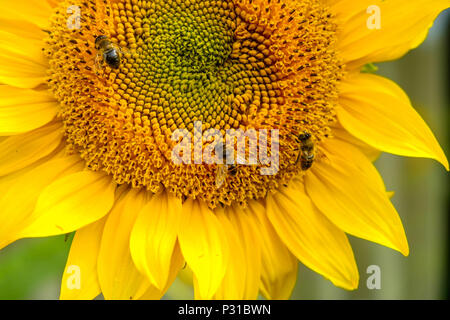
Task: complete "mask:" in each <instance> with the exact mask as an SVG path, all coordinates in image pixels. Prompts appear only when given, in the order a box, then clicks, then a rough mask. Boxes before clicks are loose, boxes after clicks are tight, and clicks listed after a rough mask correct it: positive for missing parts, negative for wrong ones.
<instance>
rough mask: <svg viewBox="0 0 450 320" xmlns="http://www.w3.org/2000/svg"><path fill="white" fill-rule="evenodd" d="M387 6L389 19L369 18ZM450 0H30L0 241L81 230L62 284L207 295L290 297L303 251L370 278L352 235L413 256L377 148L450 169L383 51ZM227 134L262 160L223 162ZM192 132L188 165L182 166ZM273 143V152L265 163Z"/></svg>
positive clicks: (0, 170) (2, 42)
mask: <svg viewBox="0 0 450 320" xmlns="http://www.w3.org/2000/svg"><path fill="white" fill-rule="evenodd" d="M30 3H31V4H32V5H30ZM373 6H376V7H377V8H378V9H379V10H381V12H383V15H382V19H383V20H382V22H381V24H380V23H378V24H376V25H377V26H382V27H381V28H369V27H368V23H367V19H368V18H370V17H369V16H368V8H369V7H370V8H373ZM405 7H409V8H410V10H409V11H407V12H404V10H405ZM447 7H448V1H446V0H445V1H444V0H442V1H441V0H436V1H433V4H430V3H429V2H428V1H425V0H415V1H406V0H405V1H404V0H397V1H382V0H370V1H369V0H367V1H366V0H361V1H357V2H356V1H353V0H301V1H299V0H211V1H205V0H151V1H144V0H114V1H106V0H70V1H68V0H67V1H66V0H45V1H41V0H40V1H37V0H27V1H25V0H16V1H14V3H11V6H8V7H7V8H6V6H5V9H4V10H3V11H2V12H0V25H1V26H2V30H1V31H0V49H2V50H0V93H1V99H0V134H1V135H2V136H5V137H6V138H4V139H2V140H0V186H2V188H4V190H5V192H4V193H3V194H2V196H0V208H2V210H1V211H0V248H2V247H4V246H6V245H8V244H10V243H12V242H14V241H15V240H18V239H21V238H28V237H44V236H51V235H57V234H65V233H70V232H73V231H76V234H75V236H74V239H73V242H72V245H71V251H70V254H69V257H68V261H67V266H66V269H65V271H64V276H63V280H62V285H61V298H62V299H67V298H72V299H73V298H78V299H86V298H88V299H92V298H95V297H96V296H98V295H99V294H100V293H102V294H103V296H104V297H105V298H107V299H159V298H161V297H162V296H163V295H164V294H165V292H166V291H167V289H168V288H169V287H170V285H171V284H172V283H173V281H174V279H175V278H176V276H177V275H178V273H179V272H180V270H183V269H186V270H191V271H192V276H193V277H192V281H193V286H194V289H195V297H196V298H201V299H210V298H216V299H255V298H257V297H258V294H259V293H262V294H263V295H264V296H265V297H266V298H271V299H286V298H289V296H290V293H291V291H292V289H293V287H294V285H295V282H296V276H297V264H298V261H301V262H302V263H303V264H305V265H306V266H307V267H309V268H311V269H312V270H314V271H316V272H318V273H320V274H321V275H323V276H324V277H325V278H327V279H329V280H330V281H331V282H332V283H333V284H335V285H336V286H338V287H342V288H345V289H349V290H353V289H355V288H357V286H358V281H359V274H358V269H357V266H356V262H355V259H354V256H353V251H352V248H351V246H350V243H349V241H348V238H347V234H350V235H353V236H357V237H360V238H363V239H366V240H369V241H373V242H376V243H379V244H382V245H384V246H387V247H390V248H392V249H395V250H397V251H399V252H401V253H402V254H404V255H408V254H409V246H408V242H407V239H406V235H405V232H404V229H403V226H402V222H401V220H400V217H399V215H398V214H397V212H396V210H395V208H394V206H393V205H392V204H391V202H390V199H389V194H388V192H387V191H386V188H385V185H384V182H383V180H382V178H381V176H380V175H379V173H378V171H377V170H376V169H375V167H374V166H373V164H372V161H373V160H374V159H375V158H376V156H377V155H378V154H379V153H380V152H381V151H384V152H389V153H393V154H398V155H403V156H411V157H425V158H432V159H436V160H438V161H439V162H441V163H442V164H443V165H444V166H445V167H446V169H447V170H448V161H447V158H446V157H445V154H444V153H443V151H442V149H441V147H440V146H439V144H438V142H437V141H436V139H435V137H434V135H433V133H432V132H431V130H430V129H429V128H428V127H427V125H426V124H425V123H424V121H423V120H422V119H421V117H420V116H419V115H418V114H417V112H415V111H414V109H413V108H412V106H411V103H410V101H409V99H408V97H407V96H406V94H405V93H404V92H403V91H402V90H401V89H400V88H399V87H398V86H397V85H396V84H395V83H393V82H392V81H390V80H388V79H385V78H382V77H380V76H378V75H375V74H373V73H374V71H376V70H375V68H373V66H372V65H371V63H373V62H381V61H386V60H392V59H396V58H399V57H401V56H402V55H403V54H405V53H406V52H408V51H409V50H411V49H413V48H415V47H417V46H418V45H419V44H420V43H421V42H422V41H423V40H424V38H425V36H426V33H427V30H428V28H429V27H430V25H431V23H432V22H433V20H434V19H435V18H436V16H437V15H438V14H439V13H440V12H441V11H442V10H444V9H446V8H447ZM378 18H379V17H378ZM399 19H401V21H400V22H399ZM72 20H74V21H75V22H77V24H78V26H75V27H72V26H70V23H69V22H70V21H72ZM72 22H73V21H72ZM77 24H76V25H77ZM19 26H20V27H19ZM180 130H181V132H182V133H183V135H181V136H179V135H176V133H177V132H180ZM230 132H232V133H233V134H234V136H233V140H232V141H233V143H232V150H233V151H236V153H238V143H236V145H235V143H234V142H235V140H234V139H236V141H239V140H240V139H241V141H244V146H251V145H253V144H254V145H256V146H257V148H256V149H252V148H244V149H245V153H244V158H245V159H244V160H245V161H244V162H245V163H244V162H242V163H241V162H239V161H237V164H233V165H232V166H231V165H230V166H225V167H224V165H223V164H220V163H216V162H208V161H206V160H205V158H204V156H205V154H212V155H214V156H215V157H219V158H220V157H221V156H223V157H228V151H229V150H228V141H226V140H227V139H225V137H227V135H228V134H229V133H230ZM253 132H254V133H255V136H252V135H250V134H249V133H253ZM206 133H208V134H206ZM217 135H218V136H219V138H218V139H216V138H214V137H215V136H217ZM174 136H176V137H175V138H174ZM186 137H189V139H188V140H189V141H191V142H192V145H189V147H188V149H182V150H181V153H178V154H177V155H178V156H180V157H181V158H183V160H186V159H187V160H188V161H184V162H182V163H180V162H177V161H174V150H178V149H177V148H178V146H179V143H180V138H181V140H183V141H184V139H185V138H186ZM198 141H200V147H197V144H196V142H198ZM263 142H264V143H263ZM220 143H222V144H223V145H226V146H227V148H226V149H227V150H226V151H223V150H220V149H217V145H218V144H220ZM198 148H199V149H198ZM255 150H256V151H255ZM261 150H263V152H262V151H261ZM178 151H180V150H178ZM198 153H200V158H198ZM232 153H233V154H234V152H232ZM238 154H239V153H238ZM261 154H265V156H268V157H269V158H271V157H275V156H276V161H274V162H270V163H268V162H264V161H256V162H251V161H250V159H259V160H260V159H261ZM202 156H203V158H202ZM227 160H228V159H227ZM234 160H238V159H234ZM247 160H248V161H247ZM264 170H265V171H264ZM221 172H222V173H224V172H225V179H223V180H222V181H221V183H220V184H218V177H219V176H220V175H219V173H221ZM262 172H264V174H263V173H262ZM2 190H3V189H2ZM183 266H185V267H183ZM77 270H78V271H77ZM77 272H81V274H82V277H81V279H82V280H80V279H78V280H76V279H77V278H76V277H75V276H76V273H77ZM74 277H75V278H74ZM74 279H75V280H74ZM77 281H81V282H80V283H79V284H80V285H77Z"/></svg>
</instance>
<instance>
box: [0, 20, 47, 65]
mask: <svg viewBox="0 0 450 320" xmlns="http://www.w3.org/2000/svg"><path fill="white" fill-rule="evenodd" d="M0 23H2V20H0ZM40 34H41V36H42V38H41V39H33V38H30V37H21V36H18V35H17V32H8V31H6V30H3V29H2V30H0V59H1V61H2V60H3V59H5V58H9V57H11V56H16V57H17V58H20V59H23V60H27V61H29V62H33V63H35V64H37V65H41V66H43V67H44V68H48V60H47V58H46V57H45V55H44V53H43V51H42V48H43V47H44V45H45V43H44V40H43V37H44V34H45V33H43V32H40ZM1 64H2V62H0V65H1Z"/></svg>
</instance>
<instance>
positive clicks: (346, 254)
mask: <svg viewBox="0 0 450 320" xmlns="http://www.w3.org/2000/svg"><path fill="white" fill-rule="evenodd" d="M267 215H268V217H269V220H270V222H272V225H273V226H274V228H275V230H276V231H277V233H278V235H279V236H280V238H281V239H282V240H283V242H284V243H285V244H286V246H287V247H288V248H289V250H290V251H291V252H292V253H293V254H294V255H295V256H296V257H297V258H298V259H299V260H300V261H301V262H302V263H303V264H304V265H306V266H307V267H309V268H311V269H312V270H314V271H315V272H317V273H320V274H321V275H323V276H324V277H325V278H327V279H329V280H330V281H331V282H333V284H334V285H336V286H338V287H342V288H344V289H348V290H353V289H356V288H357V287H358V281H359V274H358V268H357V267H356V262H355V258H354V256H353V251H352V248H351V246H350V244H349V242H348V239H347V236H346V235H345V233H344V232H343V231H342V230H340V229H338V228H337V227H336V226H335V225H334V224H332V223H331V222H330V221H329V220H328V219H327V218H326V217H325V216H324V215H323V214H322V213H320V212H319V211H318V210H317V208H315V207H314V205H313V204H312V202H311V200H310V199H309V197H308V196H307V195H306V194H305V193H304V187H303V182H300V181H299V180H293V181H291V182H290V184H289V187H281V188H280V189H278V192H277V193H276V194H274V195H269V196H268V198H267Z"/></svg>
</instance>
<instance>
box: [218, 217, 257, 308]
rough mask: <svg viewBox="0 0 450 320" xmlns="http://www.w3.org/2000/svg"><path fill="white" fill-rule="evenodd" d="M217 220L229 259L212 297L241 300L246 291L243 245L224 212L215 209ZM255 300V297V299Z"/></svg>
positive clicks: (245, 262)
mask: <svg viewBox="0 0 450 320" xmlns="http://www.w3.org/2000/svg"><path fill="white" fill-rule="evenodd" d="M214 212H215V213H216V216H217V219H219V223H220V225H221V227H222V228H223V230H224V231H225V234H226V235H227V241H228V243H229V246H230V248H232V250H230V258H229V260H230V261H229V263H228V267H227V270H226V272H225V276H224V277H223V280H222V283H221V285H220V287H219V289H218V290H217V292H216V294H215V295H214V299H219V300H242V299H244V294H245V290H246V278H247V272H248V271H249V270H248V268H247V265H246V264H247V261H246V259H245V252H244V249H243V243H242V242H241V239H239V237H238V235H237V232H236V229H235V227H234V226H233V225H232V224H231V222H230V220H229V219H228V217H227V215H226V214H225V212H224V210H222V209H216V210H215V211H214ZM255 298H256V297H255Z"/></svg>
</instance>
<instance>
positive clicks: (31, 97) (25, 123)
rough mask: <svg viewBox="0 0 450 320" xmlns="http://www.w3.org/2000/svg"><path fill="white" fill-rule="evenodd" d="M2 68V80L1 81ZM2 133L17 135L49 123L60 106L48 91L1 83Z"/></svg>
mask: <svg viewBox="0 0 450 320" xmlns="http://www.w3.org/2000/svg"><path fill="white" fill-rule="evenodd" d="M1 72H2V71H1V69H0V81H1ZM0 96H1V97H2V98H1V99H0V135H4V136H5V135H6V136H9V135H15V134H20V133H24V132H27V131H31V130H34V129H37V128H40V127H42V126H43V125H45V124H47V123H49V122H50V121H51V120H52V119H53V118H54V117H55V116H56V114H57V112H58V110H59V107H58V104H57V103H56V101H55V99H54V98H53V96H51V95H50V93H49V92H47V91H35V90H26V89H19V88H15V87H11V86H7V85H0Z"/></svg>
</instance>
